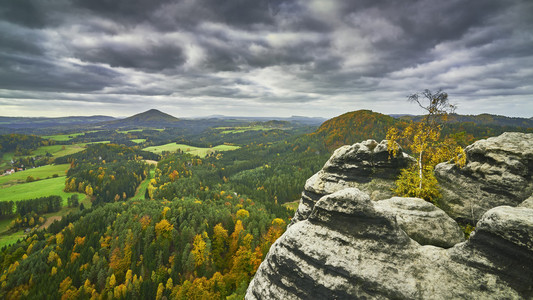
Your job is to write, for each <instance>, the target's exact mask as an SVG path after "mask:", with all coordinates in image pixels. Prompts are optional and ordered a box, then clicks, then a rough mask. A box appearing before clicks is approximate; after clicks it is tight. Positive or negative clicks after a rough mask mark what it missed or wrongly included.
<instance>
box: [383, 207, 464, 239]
mask: <svg viewBox="0 0 533 300" xmlns="http://www.w3.org/2000/svg"><path fill="white" fill-rule="evenodd" d="M374 206H375V208H376V209H379V210H380V211H383V212H388V213H390V214H391V215H393V216H395V217H396V221H397V222H398V225H399V226H400V228H401V229H402V230H403V231H405V232H406V233H407V235H409V237H410V238H412V239H413V240H415V241H417V242H418V243H419V244H421V245H434V246H439V247H444V248H450V247H452V246H454V245H455V244H457V243H460V242H462V241H464V233H463V231H462V230H461V228H460V227H459V225H457V223H456V222H455V221H454V220H453V219H452V218H450V217H449V216H448V215H447V214H446V213H445V212H444V211H443V210H441V209H440V208H438V207H436V206H435V205H433V204H431V203H429V202H427V201H425V200H423V199H419V198H402V197H393V198H391V199H386V200H381V201H377V202H376V203H374Z"/></svg>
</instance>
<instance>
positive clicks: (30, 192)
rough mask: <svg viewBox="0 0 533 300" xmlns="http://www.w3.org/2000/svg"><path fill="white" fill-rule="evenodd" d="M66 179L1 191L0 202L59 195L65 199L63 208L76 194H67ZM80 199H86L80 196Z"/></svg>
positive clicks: (44, 181) (32, 183)
mask: <svg viewBox="0 0 533 300" xmlns="http://www.w3.org/2000/svg"><path fill="white" fill-rule="evenodd" d="M64 187H65V177H57V178H50V179H43V180H38V181H34V182H28V183H23V184H17V185H13V186H9V187H6V188H2V189H0V201H15V202H16V201H20V200H25V199H33V198H39V197H45V196H51V195H59V196H61V198H63V206H66V205H67V198H68V197H70V196H71V195H73V194H74V193H65V192H64V191H63V188H64ZM79 197H80V199H83V198H84V197H85V195H84V194H79Z"/></svg>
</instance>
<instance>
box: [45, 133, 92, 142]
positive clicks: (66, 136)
mask: <svg viewBox="0 0 533 300" xmlns="http://www.w3.org/2000/svg"><path fill="white" fill-rule="evenodd" d="M89 132H94V131H88V133H89ZM83 134H85V132H80V133H70V134H55V135H45V136H41V137H42V138H43V139H48V140H53V141H58V142H64V141H70V140H71V139H73V138H75V137H77V136H80V135H83Z"/></svg>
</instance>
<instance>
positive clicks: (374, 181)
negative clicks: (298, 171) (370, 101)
mask: <svg viewBox="0 0 533 300" xmlns="http://www.w3.org/2000/svg"><path fill="white" fill-rule="evenodd" d="M413 161H414V159H413V158H412V157H410V156H409V155H407V154H405V153H404V152H403V151H402V149H401V148H400V150H399V152H398V155H397V156H396V157H394V158H391V159H389V152H388V150H387V141H386V140H384V141H381V143H378V142H376V141H375V140H367V141H364V142H361V143H356V144H353V145H351V146H342V147H340V148H339V149H337V150H335V152H334V153H333V155H332V156H331V157H330V159H329V160H328V161H327V162H326V164H325V165H324V167H323V168H322V170H320V171H319V172H318V173H316V174H315V175H313V176H312V177H311V178H309V179H308V180H307V182H306V183H305V187H304V191H303V193H302V198H301V200H300V205H299V206H298V210H297V212H296V214H295V216H294V218H293V221H292V224H294V223H296V222H298V221H301V220H305V219H306V218H307V217H308V216H309V213H310V212H311V210H312V209H313V207H314V205H315V203H316V202H317V201H318V199H320V198H321V197H322V196H324V195H329V194H332V193H334V192H336V191H340V190H342V189H345V188H354V187H355V188H358V189H360V190H361V191H363V192H365V193H367V194H369V195H370V197H371V199H372V200H381V199H387V198H390V197H392V196H393V195H392V191H391V190H392V188H393V187H394V181H395V179H396V177H397V176H398V175H399V173H400V170H401V169H403V168H405V167H407V166H409V164H411V163H413Z"/></svg>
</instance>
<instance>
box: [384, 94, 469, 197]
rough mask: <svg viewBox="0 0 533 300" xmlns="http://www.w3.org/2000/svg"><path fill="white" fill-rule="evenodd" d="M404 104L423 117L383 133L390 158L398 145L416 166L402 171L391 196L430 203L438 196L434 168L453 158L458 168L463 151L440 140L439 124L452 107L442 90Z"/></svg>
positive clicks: (453, 143) (449, 140) (447, 139)
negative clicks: (418, 110) (422, 112)
mask: <svg viewBox="0 0 533 300" xmlns="http://www.w3.org/2000/svg"><path fill="white" fill-rule="evenodd" d="M408 101H409V102H414V103H416V104H418V106H420V107H421V108H422V109H423V110H425V112H426V114H425V115H424V117H423V118H422V119H421V120H420V121H418V122H411V123H410V124H409V125H408V126H407V127H406V128H405V129H403V130H400V129H398V128H396V127H391V128H389V130H388V132H387V140H388V147H389V151H390V153H391V155H392V156H396V154H397V152H398V149H399V146H398V142H399V143H401V144H403V145H404V146H406V147H407V149H409V150H410V151H411V153H412V154H413V155H414V156H415V159H416V165H414V166H412V167H410V168H407V169H404V170H402V172H401V174H400V177H399V178H398V180H397V182H396V186H397V188H396V190H395V192H396V193H397V194H399V195H401V196H408V197H420V198H423V199H426V200H429V201H433V202H434V201H435V200H436V198H438V197H439V195H440V194H439V191H438V183H437V180H436V178H435V176H434V175H433V169H434V167H435V165H437V164H438V163H440V162H443V161H446V160H450V159H454V158H455V161H456V162H457V163H458V164H461V163H463V162H462V161H463V160H464V155H462V154H463V149H462V148H461V147H460V146H459V145H458V144H457V142H456V141H455V140H454V139H453V138H450V137H445V138H442V137H441V132H442V124H443V122H445V121H446V119H447V116H448V115H449V114H451V113H453V112H454V111H455V109H456V106H455V105H453V104H450V102H449V100H448V94H447V93H445V92H443V91H442V90H438V91H437V92H435V93H433V92H431V91H430V90H428V89H426V90H424V91H423V92H421V93H415V94H412V95H410V96H408ZM463 164H464V163H463Z"/></svg>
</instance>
